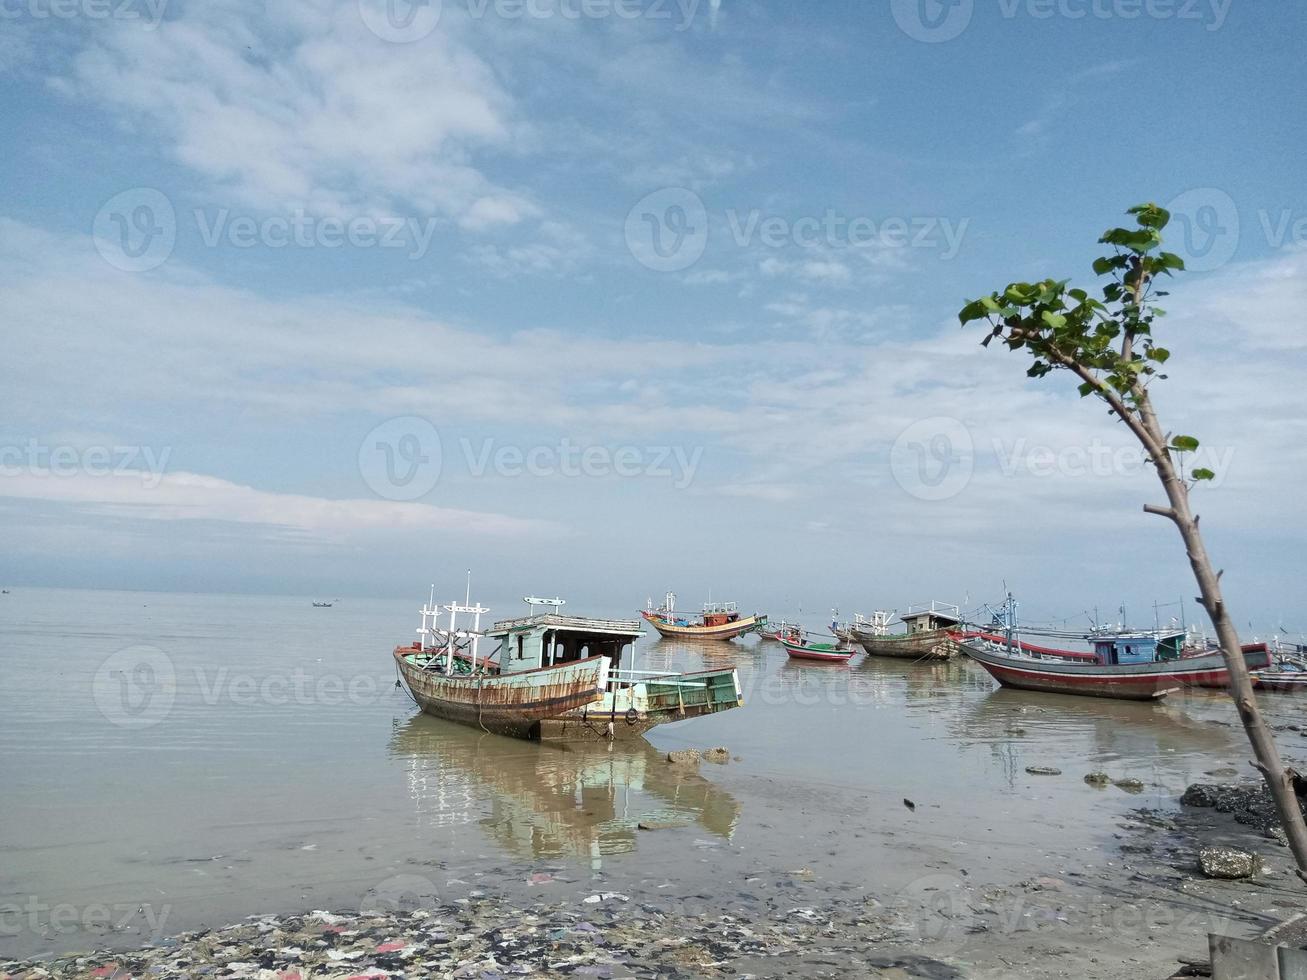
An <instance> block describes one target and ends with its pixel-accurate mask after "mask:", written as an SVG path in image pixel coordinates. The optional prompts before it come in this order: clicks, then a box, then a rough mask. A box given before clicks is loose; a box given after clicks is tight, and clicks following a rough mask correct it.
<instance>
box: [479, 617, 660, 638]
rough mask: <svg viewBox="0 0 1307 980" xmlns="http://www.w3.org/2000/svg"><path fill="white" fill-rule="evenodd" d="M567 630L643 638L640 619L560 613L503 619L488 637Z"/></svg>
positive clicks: (489, 632) (487, 632)
mask: <svg viewBox="0 0 1307 980" xmlns="http://www.w3.org/2000/svg"><path fill="white" fill-rule="evenodd" d="M542 628H543V629H552V630H565V631H570V632H575V633H590V634H594V633H604V634H608V635H611V636H630V637H636V636H642V635H643V633H644V631H643V630H642V629H641V628H640V621H639V620H638V619H594V618H593V617H590V616H562V615H559V614H558V613H540V614H539V615H536V616H519V617H518V618H516V619H501V620H500V621H499V622H497V623H495V624H494V625H493V626H491V627H490V628H489V629H488V630H486V635H487V636H507V635H508V634H510V633H520V632H524V631H530V630H535V629H542Z"/></svg>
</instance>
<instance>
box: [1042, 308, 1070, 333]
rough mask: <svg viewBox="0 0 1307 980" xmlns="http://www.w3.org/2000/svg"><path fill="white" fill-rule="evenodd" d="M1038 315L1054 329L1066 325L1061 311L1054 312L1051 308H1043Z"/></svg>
mask: <svg viewBox="0 0 1307 980" xmlns="http://www.w3.org/2000/svg"><path fill="white" fill-rule="evenodd" d="M1039 317H1040V319H1041V320H1043V321H1044V322H1045V323H1047V324H1048V325H1049V326H1050V327H1052V328H1053V329H1054V330H1061V329H1062V328H1063V327H1065V326H1066V317H1064V316H1063V315H1062V314H1061V313H1054V312H1053V311H1052V310H1044V312H1043V313H1041V314H1040V315H1039Z"/></svg>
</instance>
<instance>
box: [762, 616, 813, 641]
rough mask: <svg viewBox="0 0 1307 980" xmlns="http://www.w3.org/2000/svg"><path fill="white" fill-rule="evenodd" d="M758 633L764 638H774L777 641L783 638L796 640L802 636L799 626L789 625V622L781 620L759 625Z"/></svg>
mask: <svg viewBox="0 0 1307 980" xmlns="http://www.w3.org/2000/svg"><path fill="white" fill-rule="evenodd" d="M758 635H759V636H760V637H762V638H763V639H764V640H774V641H776V642H778V643H779V642H780V641H781V640H784V639H790V640H794V641H796V642H797V641H798V640H799V639H801V638H802V636H803V631H802V630H800V629H799V627H797V626H791V625H790V624H789V623H787V622H785V621H784V620H782V621H781V622H780V623H770V624H768V625H766V626H763V627H760V628H759V630H758Z"/></svg>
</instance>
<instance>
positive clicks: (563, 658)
mask: <svg viewBox="0 0 1307 980" xmlns="http://www.w3.org/2000/svg"><path fill="white" fill-rule="evenodd" d="M642 635H643V632H642V631H641V629H640V622H639V620H634V619H591V618H589V617H587V616H564V615H561V614H559V613H541V614H538V615H534V616H523V617H521V618H519V619H505V620H502V621H501V622H498V623H495V624H494V625H493V626H491V627H490V628H489V629H488V630H486V636H488V637H490V638H491V639H494V640H498V641H499V650H498V657H497V659H498V661H499V672H500V673H501V674H516V673H520V672H522V671H525V670H538V669H539V668H541V667H556V666H558V665H559V664H565V663H569V662H571V661H575V660H585V659H586V658H588V657H608V658H609V659H610V660H611V661H612V667H613V669H617V668H619V667H624V668H626V669H630V666H631V663H632V661H633V660H634V658H635V641H636V639H637V638H638V637H640V636H642ZM628 651H629V653H628Z"/></svg>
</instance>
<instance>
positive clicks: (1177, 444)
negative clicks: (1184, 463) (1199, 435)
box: [1171, 436, 1198, 453]
mask: <svg viewBox="0 0 1307 980" xmlns="http://www.w3.org/2000/svg"><path fill="white" fill-rule="evenodd" d="M1171 448H1172V449H1178V450H1179V451H1180V452H1182V453H1191V452H1193V451H1194V450H1195V449H1197V448H1198V440H1197V439H1195V438H1194V437H1193V436H1172V437H1171Z"/></svg>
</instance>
